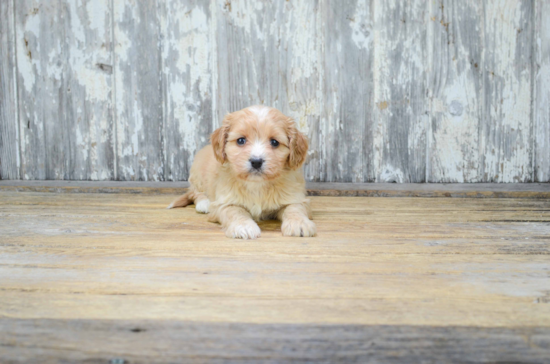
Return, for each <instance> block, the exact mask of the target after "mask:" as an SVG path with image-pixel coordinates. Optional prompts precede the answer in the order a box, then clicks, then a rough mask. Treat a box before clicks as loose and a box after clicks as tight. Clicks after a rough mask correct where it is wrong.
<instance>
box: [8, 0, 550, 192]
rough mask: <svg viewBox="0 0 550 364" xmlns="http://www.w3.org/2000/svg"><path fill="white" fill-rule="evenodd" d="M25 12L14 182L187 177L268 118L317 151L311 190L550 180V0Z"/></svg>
mask: <svg viewBox="0 0 550 364" xmlns="http://www.w3.org/2000/svg"><path fill="white" fill-rule="evenodd" d="M12 2H13V1H12ZM13 4H15V9H14V11H15V23H14V24H12V22H11V21H10V20H9V21H7V22H3V23H2V26H3V30H2V39H3V42H4V43H6V42H9V39H15V46H12V47H11V48H10V45H9V44H8V43H6V44H7V46H6V47H7V48H5V49H6V50H9V49H12V50H13V49H16V57H15V58H14V57H10V56H9V55H8V56H6V57H3V62H4V63H5V65H4V66H3V68H2V72H3V76H2V90H3V91H2V92H7V97H5V98H3V106H2V113H3V116H2V118H3V120H4V121H2V122H1V125H2V128H3V129H2V130H3V132H2V142H1V143H2V150H3V152H2V153H4V155H3V157H2V161H1V163H2V169H9V172H7V171H3V172H2V173H3V176H2V178H10V179H12V178H19V177H20V178H22V179H70V180H112V179H115V180H122V181H164V180H168V181H173V180H174V181H176V180H186V179H187V178H188V175H189V168H190V165H191V164H192V160H193V156H194V154H195V153H196V151H197V150H198V149H199V148H200V147H202V146H203V145H205V144H206V143H207V142H208V135H209V133H210V132H211V131H212V130H214V129H215V128H216V127H217V126H219V125H220V122H221V120H222V119H223V117H224V116H225V114H226V113H228V112H232V111H235V110H238V109H240V108H243V107H245V106H249V105H252V104H262V103H263V104H267V105H271V106H274V107H277V108H279V109H281V110H282V111H283V112H284V113H286V114H288V115H290V116H291V117H293V118H294V119H295V120H296V121H297V123H298V126H299V128H300V129H301V130H302V131H303V132H304V133H306V134H307V136H308V137H309V140H310V150H309V153H308V160H307V162H306V164H305V166H304V172H305V177H306V179H307V180H308V181H325V182H357V183H361V182H380V183H383V182H394V181H395V182H534V181H538V182H548V181H550V164H549V163H550V162H548V161H549V160H550V147H549V145H550V144H549V143H548V142H547V140H549V138H550V126H549V125H550V121H549V119H550V116H548V115H550V113H549V111H548V107H547V105H548V94H549V91H548V88H549V87H550V86H548V85H549V84H550V82H548V74H549V71H548V68H549V67H550V66H548V61H547V59H548V58H549V57H548V56H547V53H548V50H547V48H548V47H547V44H548V41H547V39H546V38H548V36H547V33H548V30H547V29H546V28H547V26H546V25H545V24H546V23H545V19H546V16H545V14H546V13H548V10H547V8H548V6H547V5H546V2H544V1H527V0H506V1H501V0H490V1H486V2H483V3H480V2H475V1H471V0H466V1H457V0H438V1H432V2H425V1H421V0H414V1H406V2H403V1H396V0H393V1H379V0H370V1H366V2H365V1H356V0H346V1H340V2H330V1H327V0H315V1H308V2H297V1H279V2H258V1H249V0H231V1H226V0H204V1H199V2H192V1H169V2H140V3H136V6H134V5H132V4H131V3H128V2H125V1H122V0H101V1H95V2H89V1H88V2H86V1H83V0H78V1H68V0H55V1H45V0H24V1H16V2H13ZM3 6H4V8H3V9H4V11H8V12H9V10H8V8H9V7H10V6H13V5H12V4H11V3H10V2H9V1H7V2H6V3H5V4H4V5H3ZM7 19H11V18H10V17H9V16H7ZM3 49H4V47H3ZM14 59H15V60H16V61H17V62H14ZM10 60H11V61H10ZM6 62H7V63H6ZM10 62H11V63H10ZM12 73H15V74H16V75H17V76H16V80H14V81H10V76H9V75H10V74H12ZM15 81H16V82H15ZM10 82H11V83H10ZM14 88H17V96H16V97H12V98H10V96H9V93H10V92H14V91H13V90H14ZM10 90H11V91H10ZM17 105H19V107H17ZM14 108H15V112H14V111H13V110H14ZM17 114H19V115H20V117H19V121H18V120H17V119H18V117H17ZM14 123H15V125H16V127H14ZM18 130H20V131H21V133H20V134H21V135H17V131H18ZM18 144H19V146H18ZM19 150H20V153H19V152H18V151H19ZM19 155H21V157H20V159H21V160H20V161H18V160H17V158H18V156H19ZM16 170H19V171H20V173H19V172H17V171H16ZM16 172H17V173H16Z"/></svg>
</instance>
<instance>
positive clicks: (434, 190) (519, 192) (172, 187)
mask: <svg viewBox="0 0 550 364" xmlns="http://www.w3.org/2000/svg"><path fill="white" fill-rule="evenodd" d="M188 187H189V183H188V182H142V181H139V182H137V181H132V182H120V181H108V182H103V181H102V182H97V181H94V182H88V181H18V180H5V181H0V190H3V191H17V192H56V193H132V194H149V195H154V194H172V195H176V194H182V193H184V191H185V190H186V189H187V188H188ZM306 189H307V193H308V195H309V196H363V197H454V198H525V199H550V184H548V183H521V184H517V183H514V184H509V183H506V184H501V183H498V184H497V183H475V184H470V183H468V184H464V183H452V184H439V183H437V184H416V183H415V184H410V183H407V184H397V183H329V182H307V183H306Z"/></svg>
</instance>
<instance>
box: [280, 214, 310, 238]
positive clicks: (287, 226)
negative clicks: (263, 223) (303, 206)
mask: <svg viewBox="0 0 550 364" xmlns="http://www.w3.org/2000/svg"><path fill="white" fill-rule="evenodd" d="M281 231H282V232H283V235H284V236H315V234H316V233H317V227H316V226H315V223H314V222H313V221H311V220H310V219H308V218H303V219H286V220H284V221H283V224H282V225H281Z"/></svg>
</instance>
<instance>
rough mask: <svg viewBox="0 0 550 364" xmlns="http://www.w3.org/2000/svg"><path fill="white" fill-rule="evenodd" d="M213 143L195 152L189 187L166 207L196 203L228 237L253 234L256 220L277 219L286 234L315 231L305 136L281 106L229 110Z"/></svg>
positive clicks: (211, 139) (258, 232) (245, 237)
mask: <svg viewBox="0 0 550 364" xmlns="http://www.w3.org/2000/svg"><path fill="white" fill-rule="evenodd" d="M210 141H211V143H212V145H207V146H206V147H204V148H203V149H201V150H200V151H199V152H198V153H197V155H196V156H195V160H194V162H193V165H192V167H191V173H190V176H189V182H190V184H191V186H190V188H189V192H187V193H186V194H184V195H183V196H181V197H179V198H177V199H176V200H175V201H173V202H172V203H171V204H170V206H168V208H174V207H184V206H187V205H189V204H192V203H194V204H195V208H196V210H197V211H198V212H201V213H208V214H209V221H212V222H219V223H220V224H221V225H222V227H223V229H224V230H225V235H227V236H228V237H230V238H240V239H255V238H258V237H259V236H260V233H261V231H260V228H259V227H258V225H257V224H256V222H255V221H260V220H269V219H275V218H276V219H279V220H281V221H282V226H281V231H282V233H283V235H284V236H314V235H315V232H316V227H315V224H314V223H313V222H312V221H311V220H310V219H311V210H310V206H309V200H308V199H306V189H305V181H304V177H303V174H302V170H301V168H300V167H301V166H302V164H303V163H304V161H305V158H306V153H307V149H308V144H307V139H306V138H305V136H304V135H303V134H302V133H300V131H299V130H298V129H297V128H296V124H295V123H294V121H293V120H292V119H291V118H289V117H288V116H285V115H284V114H283V113H281V112H280V111H279V110H277V109H274V108H270V107H267V106H251V107H248V108H245V109H242V110H240V111H236V112H234V113H231V114H228V115H227V116H226V117H225V118H224V120H223V124H222V126H221V127H220V128H219V129H217V130H216V131H214V133H212V136H211V137H210Z"/></svg>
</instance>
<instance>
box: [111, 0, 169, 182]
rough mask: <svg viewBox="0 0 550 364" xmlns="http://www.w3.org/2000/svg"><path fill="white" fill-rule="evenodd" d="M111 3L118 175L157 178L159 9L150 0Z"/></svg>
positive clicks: (160, 156) (160, 165) (160, 151)
mask: <svg viewBox="0 0 550 364" xmlns="http://www.w3.org/2000/svg"><path fill="white" fill-rule="evenodd" d="M113 5H114V9H113V12H114V14H113V17H114V24H113V26H114V40H115V47H114V49H115V65H114V72H115V90H116V137H117V146H116V151H117V178H118V179H119V180H122V181H134V180H139V181H162V180H164V167H165V166H164V146H163V143H164V120H163V98H162V53H161V49H160V44H161V42H160V40H161V39H160V37H161V24H160V19H161V15H160V12H161V11H160V10H159V6H158V4H157V2H153V1H144V2H141V1H140V2H133V3H130V2H127V1H124V0H113Z"/></svg>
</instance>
